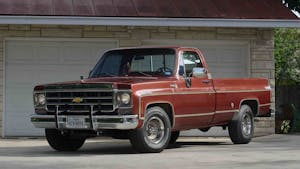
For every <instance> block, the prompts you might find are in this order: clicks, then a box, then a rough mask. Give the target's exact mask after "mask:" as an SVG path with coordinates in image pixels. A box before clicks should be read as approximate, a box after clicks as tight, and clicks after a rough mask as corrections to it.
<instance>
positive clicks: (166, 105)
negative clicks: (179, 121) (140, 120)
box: [147, 103, 174, 127]
mask: <svg viewBox="0 0 300 169" xmlns="http://www.w3.org/2000/svg"><path fill="white" fill-rule="evenodd" d="M155 106H158V107H161V108H162V109H164V111H165V112H166V113H167V114H168V116H169V119H170V122H171V126H172V127H173V125H174V116H173V108H172V106H171V105H170V104H169V103H153V104H150V105H148V106H147V109H148V108H151V107H155Z"/></svg>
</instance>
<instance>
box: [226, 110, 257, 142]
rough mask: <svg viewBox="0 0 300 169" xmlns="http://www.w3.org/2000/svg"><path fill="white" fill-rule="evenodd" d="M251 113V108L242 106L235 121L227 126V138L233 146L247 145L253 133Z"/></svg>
mask: <svg viewBox="0 0 300 169" xmlns="http://www.w3.org/2000/svg"><path fill="white" fill-rule="evenodd" d="M253 124H254V122H253V113H252V109H251V107H249V106H248V105H242V106H241V109H240V112H239V114H238V116H237V118H236V119H234V120H232V121H231V122H230V123H229V125H228V131H229V136H230V138H231V141H232V142H233V143H234V144H247V143H249V142H250V141H251V139H252V137H253V132H254V125H253Z"/></svg>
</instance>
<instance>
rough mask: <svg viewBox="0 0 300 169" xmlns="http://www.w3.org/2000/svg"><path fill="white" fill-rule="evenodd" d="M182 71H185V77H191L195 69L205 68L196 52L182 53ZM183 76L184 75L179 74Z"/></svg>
mask: <svg viewBox="0 0 300 169" xmlns="http://www.w3.org/2000/svg"><path fill="white" fill-rule="evenodd" d="M180 63H181V65H180V67H181V68H180V69H182V67H183V69H184V75H185V76H186V77H191V75H192V72H193V68H195V67H203V64H202V62H201V60H200V58H199V56H198V54H197V53H196V52H193V51H184V52H183V53H182V57H181V61H180ZM179 74H182V73H179Z"/></svg>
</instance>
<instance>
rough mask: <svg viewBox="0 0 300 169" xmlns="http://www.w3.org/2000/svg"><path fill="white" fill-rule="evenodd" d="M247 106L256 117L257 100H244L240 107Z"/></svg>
mask: <svg viewBox="0 0 300 169" xmlns="http://www.w3.org/2000/svg"><path fill="white" fill-rule="evenodd" d="M244 104H246V105H248V106H250V108H251V109H252V112H253V115H254V116H256V115H257V114H258V102H257V100H244V101H243V102H242V103H241V105H244Z"/></svg>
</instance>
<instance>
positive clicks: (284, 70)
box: [274, 28, 300, 85]
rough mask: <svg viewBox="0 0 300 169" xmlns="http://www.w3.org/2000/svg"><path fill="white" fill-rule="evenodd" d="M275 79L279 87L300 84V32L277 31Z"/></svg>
mask: <svg viewBox="0 0 300 169" xmlns="http://www.w3.org/2000/svg"><path fill="white" fill-rule="evenodd" d="M274 54H275V77H276V84H277V85H293V84H299V83H300V30H298V29H290V28H280V29H276V31H275V53H274Z"/></svg>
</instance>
